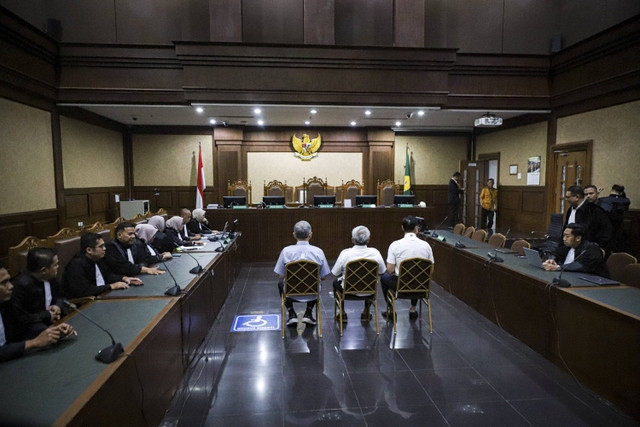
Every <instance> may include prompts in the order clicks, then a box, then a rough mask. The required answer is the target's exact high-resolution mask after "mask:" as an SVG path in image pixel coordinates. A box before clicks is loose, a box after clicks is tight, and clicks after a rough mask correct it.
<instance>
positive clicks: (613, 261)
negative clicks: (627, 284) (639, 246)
mask: <svg viewBox="0 0 640 427" xmlns="http://www.w3.org/2000/svg"><path fill="white" fill-rule="evenodd" d="M637 262H638V260H637V259H636V257H634V256H633V255H630V254H628V253H626V252H615V253H612V254H611V255H610V256H609V258H608V259H607V269H608V270H609V274H610V275H611V278H612V279H613V280H618V281H620V276H621V275H622V272H623V270H624V268H625V267H626V266H627V265H628V264H635V263H637Z"/></svg>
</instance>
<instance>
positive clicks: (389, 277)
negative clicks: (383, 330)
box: [380, 215, 434, 320]
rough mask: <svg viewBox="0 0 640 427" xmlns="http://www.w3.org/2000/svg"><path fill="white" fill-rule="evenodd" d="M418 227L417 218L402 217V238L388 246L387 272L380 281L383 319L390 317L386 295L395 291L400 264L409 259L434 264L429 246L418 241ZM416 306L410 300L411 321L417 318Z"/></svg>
mask: <svg viewBox="0 0 640 427" xmlns="http://www.w3.org/2000/svg"><path fill="white" fill-rule="evenodd" d="M419 226H420V224H419V221H418V218H416V217H415V216H413V215H409V216H406V217H404V219H403V220H402V230H404V237H403V238H402V239H400V240H396V241H395V242H393V243H391V244H390V245H389V251H388V253H387V271H386V272H385V273H384V274H383V275H382V277H381V279H380V284H381V285H382V292H383V293H384V299H385V300H386V301H387V311H383V312H382V316H383V317H387V316H391V315H392V314H391V302H390V301H389V298H388V295H387V294H388V291H389V289H392V290H395V289H396V283H397V281H398V273H399V270H400V263H401V262H402V261H404V260H405V259H409V258H425V259H428V260H430V261H431V262H434V260H433V251H432V250H431V246H429V244H428V243H427V242H425V241H424V240H420V239H419V238H418V236H417V233H418V230H419ZM417 304H418V300H417V299H412V300H411V308H410V309H409V319H411V320H414V319H417V318H418V313H417V312H416V305H417Z"/></svg>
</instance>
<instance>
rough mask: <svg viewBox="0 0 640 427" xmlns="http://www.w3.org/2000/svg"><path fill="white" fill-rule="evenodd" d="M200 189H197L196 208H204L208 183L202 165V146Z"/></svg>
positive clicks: (199, 158) (200, 151)
mask: <svg viewBox="0 0 640 427" xmlns="http://www.w3.org/2000/svg"><path fill="white" fill-rule="evenodd" d="M198 150H199V154H198V189H197V191H196V209H203V208H204V189H205V188H207V184H205V183H204V166H202V147H198Z"/></svg>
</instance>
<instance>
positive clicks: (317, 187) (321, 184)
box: [296, 176, 333, 205]
mask: <svg viewBox="0 0 640 427" xmlns="http://www.w3.org/2000/svg"><path fill="white" fill-rule="evenodd" d="M328 187H329V186H328V185H327V178H325V180H324V181H323V180H322V178H318V177H317V176H314V177H313V178H309V179H308V180H304V179H303V183H302V190H303V191H304V196H305V197H304V202H305V204H306V205H313V196H326V195H327V188H328ZM299 188H300V187H296V189H297V190H299ZM331 188H333V187H331ZM331 194H333V192H331Z"/></svg>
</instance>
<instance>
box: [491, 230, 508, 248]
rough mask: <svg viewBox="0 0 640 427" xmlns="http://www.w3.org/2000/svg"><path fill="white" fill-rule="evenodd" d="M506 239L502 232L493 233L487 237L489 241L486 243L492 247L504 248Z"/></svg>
mask: <svg viewBox="0 0 640 427" xmlns="http://www.w3.org/2000/svg"><path fill="white" fill-rule="evenodd" d="M506 241H507V238H506V237H505V236H504V234H502V233H495V234H494V235H493V236H491V237H489V241H488V242H487V243H489V245H490V246H493V247H494V248H504V244H505V242H506Z"/></svg>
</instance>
